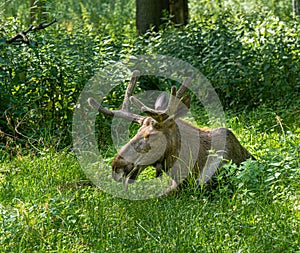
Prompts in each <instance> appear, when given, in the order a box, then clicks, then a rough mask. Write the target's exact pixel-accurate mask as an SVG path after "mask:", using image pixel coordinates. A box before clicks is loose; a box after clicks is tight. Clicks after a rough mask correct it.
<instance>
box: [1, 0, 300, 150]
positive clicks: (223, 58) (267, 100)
mask: <svg viewBox="0 0 300 253" xmlns="http://www.w3.org/2000/svg"><path fill="white" fill-rule="evenodd" d="M190 3H191V5H192V6H194V7H198V8H200V7H201V8H202V9H201V10H202V11H201V10H199V9H197V8H191V14H192V15H193V16H191V22H190V24H189V25H188V26H186V27H185V28H174V26H173V25H172V24H169V23H168V24H166V25H164V26H163V27H162V28H161V30H160V31H159V32H154V31H149V32H148V33H147V34H146V35H145V36H140V37H138V36H137V35H136V31H135V28H134V25H135V24H134V21H133V20H134V1H129V2H127V1H104V0H103V1H96V2H95V1H85V2H76V1H73V0H68V1H67V2H64V3H62V2H60V1H53V2H51V3H50V2H49V3H48V2H47V6H46V11H47V12H46V15H44V18H46V19H47V20H48V21H51V20H52V19H53V18H54V17H56V18H57V19H58V22H57V23H55V24H54V25H52V26H50V27H48V28H47V29H45V30H41V31H38V32H35V33H31V34H30V35H29V39H30V41H31V43H30V45H25V44H22V45H15V44H10V45H8V44H6V43H5V39H7V38H11V37H12V36H14V35H15V34H16V31H21V30H25V29H26V28H27V27H28V26H29V24H28V14H29V13H28V12H29V11H28V10H29V9H28V8H29V7H28V6H27V2H26V3H25V2H23V1H22V2H21V1H13V2H7V3H5V5H4V7H5V11H3V18H2V20H1V30H0V37H1V40H0V92H1V104H0V125H1V131H2V132H1V136H0V138H1V140H0V145H1V146H6V147H8V146H10V145H15V144H22V145H23V144H26V143H30V144H31V145H45V144H47V143H48V144H51V145H58V146H59V145H60V144H62V145H63V146H65V145H70V144H71V136H70V131H71V121H72V114H73V109H74V106H75V103H76V100H77V98H78V96H79V94H80V92H81V90H82V88H83V87H84V86H85V84H86V83H87V82H88V81H89V80H90V78H91V77H92V76H93V75H94V74H95V73H96V71H97V69H101V68H103V67H105V66H108V65H110V64H112V63H114V62H116V61H118V60H120V59H124V58H127V57H128V56H130V55H140V54H165V55H170V56H173V57H177V58H180V59H182V60H184V61H187V62H189V63H190V64H192V65H193V66H195V67H196V68H198V69H199V70H200V71H201V72H202V73H203V74H204V75H205V76H206V77H207V78H208V79H209V80H210V81H211V83H212V84H213V86H214V87H215V89H216V91H217V93H218V95H219V97H220V99H221V101H222V103H223V105H224V107H225V108H226V109H231V110H234V111H238V112H239V111H243V110H245V109H249V110H250V109H252V108H255V107H257V106H258V105H261V104H267V105H272V106H274V105H276V104H278V102H277V101H278V100H279V99H280V100H282V101H284V102H283V103H281V104H280V106H282V105H284V106H290V105H291V104H295V103H299V95H298V94H299V93H300V76H299V73H300V46H299V39H300V35H299V32H298V31H299V30H300V29H299V28H300V27H299V22H296V21H294V20H292V19H291V18H290V17H289V16H288V15H284V16H282V17H281V18H278V17H277V16H276V15H275V14H274V11H273V12H272V11H270V10H272V8H273V7H272V6H269V7H268V8H263V9H260V13H257V12H255V11H254V10H251V11H244V10H242V9H239V8H236V9H234V8H233V9H230V8H229V7H228V6H229V5H228V4H229V1H228V2H224V5H228V6H227V7H226V8H219V7H216V8H215V9H213V10H211V11H208V10H209V9H208V6H209V5H210V1H200V2H193V1H191V2H190ZM280 3H281V2H280ZM231 4H232V3H231ZM266 6H267V5H266ZM12 10H15V12H13V11H12ZM13 13H17V15H16V16H15V17H12V15H13ZM4 18H5V19H4ZM47 20H46V21H47ZM43 21H45V20H43ZM172 84H173V83H172V82H170V81H166V80H163V79H158V78H156V77H155V78H154V77H144V78H141V79H140V81H139V84H138V85H139V87H140V88H142V89H157V88H160V89H165V88H169V87H170V86H171V85H172ZM124 89H125V85H124V83H120V86H119V87H117V88H115V89H114V91H112V92H114V94H109V95H108V96H107V97H106V98H105V103H106V104H108V105H109V106H110V107H111V108H114V107H117V106H119V105H120V102H121V99H122V96H123V95H122V94H124ZM116 94H117V95H116ZM102 119H103V118H102ZM98 124H99V129H101V133H100V135H99V136H100V138H102V140H101V141H102V142H103V141H104V142H103V143H106V140H105V139H107V138H106V137H107V136H109V135H110V134H109V128H108V127H107V126H108V125H109V120H107V119H106V120H104V121H103V120H99V122H98ZM101 136H102V137H101ZM103 136H105V138H103ZM108 142H109V141H108Z"/></svg>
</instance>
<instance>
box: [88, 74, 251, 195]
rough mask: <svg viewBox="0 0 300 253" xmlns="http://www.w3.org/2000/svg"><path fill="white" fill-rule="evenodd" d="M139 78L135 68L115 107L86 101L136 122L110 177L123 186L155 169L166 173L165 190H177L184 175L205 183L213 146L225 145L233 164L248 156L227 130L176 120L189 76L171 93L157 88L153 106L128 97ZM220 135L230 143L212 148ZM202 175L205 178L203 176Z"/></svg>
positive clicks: (186, 98)
mask: <svg viewBox="0 0 300 253" xmlns="http://www.w3.org/2000/svg"><path fill="white" fill-rule="evenodd" d="M138 76H139V72H138V71H134V72H133V75H132V78H131V80H130V83H129V85H128V87H127V89H126V92H125V97H124V101H123V103H122V107H121V109H120V110H108V109H106V108H104V107H102V106H101V105H100V104H98V103H97V102H96V100H95V99H94V98H89V99H88V102H89V104H90V105H91V106H93V107H94V108H96V109H97V110H98V111H99V112H100V113H103V114H105V115H108V116H114V117H119V118H123V119H125V120H128V121H131V122H134V123H137V124H139V125H140V126H141V127H140V128H139V130H138V131H137V133H136V135H135V136H134V137H133V138H132V139H131V140H130V141H129V142H128V143H127V144H125V145H124V146H123V147H122V148H121V149H120V150H119V151H118V153H117V154H116V156H115V157H114V159H113V162H112V177H113V178H114V180H116V181H118V182H123V183H124V186H125V189H127V187H128V184H129V183H133V182H134V181H135V180H136V178H137V177H138V175H139V174H140V173H141V172H142V171H143V170H144V169H145V168H146V167H148V166H153V167H155V168H156V177H159V176H161V175H162V173H163V171H165V172H170V176H171V181H170V186H169V188H168V190H167V191H166V194H168V193H169V192H171V191H173V190H174V189H176V188H177V187H178V186H179V184H180V183H181V182H182V178H186V177H187V175H188V174H192V175H193V176H194V177H195V178H197V177H199V175H202V177H203V175H204V177H203V178H204V182H206V181H207V180H208V179H209V178H210V177H211V176H212V175H213V173H214V172H215V170H216V168H215V169H213V170H212V171H211V172H208V173H207V172H205V169H204V168H205V167H206V165H207V158H208V155H209V151H210V150H211V149H212V148H213V149H217V150H222V151H224V149H226V150H225V152H223V153H224V154H225V158H227V159H230V160H233V162H236V163H240V162H241V161H244V160H246V159H247V158H249V157H251V154H250V153H249V152H248V151H247V150H246V149H244V148H243V147H242V146H241V145H240V143H239V142H238V141H237V139H236V138H235V136H234V135H233V134H232V133H231V132H230V131H229V130H228V129H214V130H204V129H200V128H197V127H194V126H192V125H190V124H189V123H187V122H185V121H183V120H181V119H180V117H182V116H184V115H185V114H186V113H187V112H188V111H189V108H190V95H188V94H186V91H187V89H188V88H189V86H190V84H191V81H192V79H191V78H189V77H187V78H185V79H184V81H183V83H182V85H181V86H180V88H179V89H178V90H177V89H176V87H175V86H173V87H172V88H171V92H170V96H168V94H167V93H166V92H162V93H161V94H160V95H159V96H158V97H157V99H156V102H155V105H154V108H150V107H148V106H146V105H144V104H143V103H142V102H141V101H140V100H139V99H137V98H136V97H134V96H132V93H133V90H134V87H135V84H136V81H137V77H138ZM130 104H134V105H136V106H137V107H138V108H139V109H140V110H141V112H143V113H144V114H146V116H141V115H137V114H134V113H132V112H131V111H130ZM222 136H223V137H224V136H225V139H226V138H229V142H228V144H229V145H226V147H225V146H224V147H222V145H215V147H212V146H213V145H212V144H213V141H212V140H213V139H217V140H218V139H221V137H222ZM223 139H224V138H223ZM190 156H193V159H192V160H193V162H192V163H191V166H189V165H188V164H190V160H191V158H190ZM187 167H189V168H187ZM205 173H206V174H207V175H208V177H207V178H208V179H205V176H206V174H205Z"/></svg>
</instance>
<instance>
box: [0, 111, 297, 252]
mask: <svg viewBox="0 0 300 253" xmlns="http://www.w3.org/2000/svg"><path fill="white" fill-rule="evenodd" d="M294 111H295V109H291V110H290V113H292V112H294ZM266 115H268V117H266ZM288 115H290V114H288V113H286V114H285V115H283V114H282V115H280V116H281V117H280V121H279V119H278V117H279V115H278V113H277V112H275V111H273V110H271V109H269V108H266V107H261V108H259V109H257V110H256V111H253V112H252V113H249V114H247V115H246V116H245V114H243V115H239V116H235V115H231V116H228V126H229V127H231V128H232V129H233V130H234V132H235V133H236V134H237V136H238V138H239V139H240V140H241V141H242V142H243V143H244V145H246V146H247V148H249V149H250V150H251V151H252V153H253V154H254V155H255V156H256V157H257V158H258V161H255V162H246V163H244V165H243V166H241V167H240V168H236V166H235V165H232V164H229V165H227V166H225V167H224V169H223V170H222V173H220V175H219V177H218V178H217V183H218V184H217V187H216V188H215V189H213V190H212V191H208V190H202V191H201V190H195V189H192V188H191V189H186V190H183V191H182V192H180V193H179V194H178V195H174V196H170V197H167V198H155V199H149V200H140V201H130V200H125V199H120V198H116V197H112V196H110V195H108V194H107V193H105V192H103V191H101V190H99V189H98V188H96V187H91V186H88V185H84V184H83V185H81V184H76V182H80V181H82V180H86V178H85V175H84V173H83V171H82V170H81V168H80V166H79V164H78V162H77V160H76V157H75V155H74V154H73V153H72V152H68V151H60V152H55V151H51V150H48V151H45V152H44V153H41V154H35V155H23V156H22V155H21V154H22V152H21V154H19V155H18V156H16V157H13V158H10V157H9V156H6V155H5V152H4V151H1V155H2V156H0V159H1V165H0V224H1V225H0V245H1V246H0V252H300V247H299V245H300V241H299V238H300V236H299V235H300V189H299V180H300V172H299V167H300V163H299V152H300V145H299V138H300V131H299V125H298V123H297V122H299V118H297V117H299V114H295V115H294V117H290V116H288ZM276 116H277V117H276ZM280 122H281V125H280ZM283 131H284V132H283ZM1 157H2V158H1ZM225 178H226V180H225Z"/></svg>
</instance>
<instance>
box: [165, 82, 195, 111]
mask: <svg viewBox="0 0 300 253" xmlns="http://www.w3.org/2000/svg"><path fill="white" fill-rule="evenodd" d="M191 82H192V78H190V77H186V78H185V79H184V80H183V83H182V85H181V86H180V88H179V89H178V90H177V91H176V87H175V86H173V87H172V88H171V95H170V99H169V103H168V106H167V109H166V112H167V113H168V114H169V115H170V116H172V115H173V114H174V113H175V111H176V110H177V107H178V106H179V104H180V102H181V101H182V99H183V95H184V93H185V92H186V91H187V89H188V88H189V86H190V85H191Z"/></svg>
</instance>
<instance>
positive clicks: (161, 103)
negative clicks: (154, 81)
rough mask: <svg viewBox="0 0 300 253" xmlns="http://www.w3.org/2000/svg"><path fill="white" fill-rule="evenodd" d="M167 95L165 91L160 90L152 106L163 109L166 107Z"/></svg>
mask: <svg viewBox="0 0 300 253" xmlns="http://www.w3.org/2000/svg"><path fill="white" fill-rule="evenodd" d="M168 103H169V97H168V94H167V92H162V93H161V94H160V95H159V96H158V97H157V99H156V101H155V105H154V108H155V110H159V111H163V110H165V109H166V108H167V106H168Z"/></svg>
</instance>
